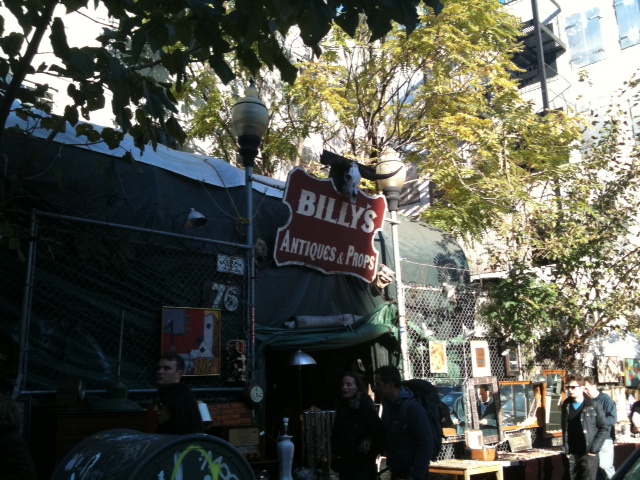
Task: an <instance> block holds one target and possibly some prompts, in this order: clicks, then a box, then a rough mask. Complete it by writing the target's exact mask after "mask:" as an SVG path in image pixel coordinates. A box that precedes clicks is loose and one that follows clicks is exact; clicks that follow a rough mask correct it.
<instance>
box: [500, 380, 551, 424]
mask: <svg viewBox="0 0 640 480" xmlns="http://www.w3.org/2000/svg"><path fill="white" fill-rule="evenodd" d="M499 385H500V406H501V408H502V428H503V429H504V431H509V430H519V429H521V428H532V427H537V426H538V407H540V406H541V401H542V399H541V393H540V391H541V387H540V385H534V384H532V383H531V382H515V381H514V382H508V381H507V382H500V383H499Z"/></svg>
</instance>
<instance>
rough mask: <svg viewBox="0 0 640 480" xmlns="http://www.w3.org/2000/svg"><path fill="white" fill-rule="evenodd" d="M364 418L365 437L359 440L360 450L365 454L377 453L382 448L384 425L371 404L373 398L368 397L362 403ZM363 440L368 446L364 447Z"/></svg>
mask: <svg viewBox="0 0 640 480" xmlns="http://www.w3.org/2000/svg"><path fill="white" fill-rule="evenodd" d="M362 413H363V419H364V427H365V428H364V430H365V438H364V439H363V441H362V442H360V451H361V452H362V453H365V454H371V455H373V454H374V453H375V454H376V455H377V454H379V453H381V452H382V451H383V450H384V425H383V424H382V420H381V419H380V416H379V415H378V411H377V409H376V407H375V405H374V404H373V400H371V399H368V400H366V401H364V402H363V404H362ZM363 442H365V443H366V444H368V447H367V448H366V449H365V446H366V445H365V444H363Z"/></svg>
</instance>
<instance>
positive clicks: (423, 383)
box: [402, 378, 452, 460]
mask: <svg viewBox="0 0 640 480" xmlns="http://www.w3.org/2000/svg"><path fill="white" fill-rule="evenodd" d="M402 386H403V387H407V388H408V389H409V390H411V393H413V397H414V398H415V399H416V400H417V401H418V402H419V403H420V405H422V407H423V408H424V409H425V410H426V411H427V416H428V417H429V420H431V425H432V427H433V447H434V448H433V455H432V457H431V460H436V458H437V457H438V454H439V453H440V450H441V449H442V426H443V423H444V424H447V423H450V422H451V414H450V412H449V408H448V407H447V405H446V404H444V403H443V402H442V401H441V400H440V395H439V394H438V389H437V388H436V387H435V385H433V384H432V383H431V382H428V381H427V380H422V379H420V378H412V379H411V380H405V381H403V382H402ZM405 404H406V402H405ZM451 423H452V422H451Z"/></svg>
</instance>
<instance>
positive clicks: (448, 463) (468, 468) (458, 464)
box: [429, 460, 503, 480]
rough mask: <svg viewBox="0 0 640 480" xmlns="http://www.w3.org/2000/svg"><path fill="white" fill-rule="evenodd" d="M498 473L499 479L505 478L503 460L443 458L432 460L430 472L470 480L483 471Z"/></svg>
mask: <svg viewBox="0 0 640 480" xmlns="http://www.w3.org/2000/svg"><path fill="white" fill-rule="evenodd" d="M492 472H494V473H495V474H496V477H497V479H498V480H503V476H502V462H483V461H480V460H441V461H439V462H431V465H429V473H430V474H432V473H439V474H443V475H455V476H456V477H458V476H460V477H464V480H470V479H471V477H472V476H474V475H479V474H481V473H492Z"/></svg>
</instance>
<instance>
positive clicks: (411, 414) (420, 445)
mask: <svg viewBox="0 0 640 480" xmlns="http://www.w3.org/2000/svg"><path fill="white" fill-rule="evenodd" d="M404 407H406V415H407V425H408V431H409V435H411V438H412V440H413V441H414V443H415V446H416V455H415V457H414V458H413V465H412V467H411V470H410V471H409V480H422V479H424V478H425V477H426V476H427V475H428V474H429V463H430V461H431V455H433V449H434V444H433V435H434V434H433V426H432V425H431V420H430V419H429V417H428V416H427V412H426V411H425V409H424V407H423V406H422V405H420V403H419V402H418V401H417V400H413V401H408V404H407V405H405V406H403V408H404Z"/></svg>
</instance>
